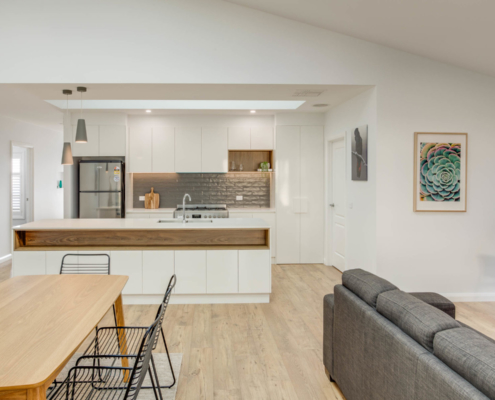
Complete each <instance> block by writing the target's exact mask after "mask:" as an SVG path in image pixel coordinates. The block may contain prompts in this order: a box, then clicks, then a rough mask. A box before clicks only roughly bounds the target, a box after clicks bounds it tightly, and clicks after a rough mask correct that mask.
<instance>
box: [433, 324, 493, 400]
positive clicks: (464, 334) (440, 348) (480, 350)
mask: <svg viewBox="0 0 495 400" xmlns="http://www.w3.org/2000/svg"><path fill="white" fill-rule="evenodd" d="M433 348H434V352H435V355H436V356H437V357H438V358H439V359H440V360H442V361H443V362H444V363H445V364H446V365H448V366H449V367H450V368H452V369H453V370H454V371H455V372H457V373H458V374H459V375H460V376H462V377H463V378H464V379H466V380H467V381H469V382H470V383H471V384H472V385H473V386H474V387H476V388H477V389H478V390H479V391H480V392H482V393H484V394H485V395H486V396H488V397H489V398H490V399H495V344H494V343H493V341H491V340H490V339H488V338H486V337H483V336H482V335H480V334H479V333H478V332H476V331H475V330H473V329H470V328H464V327H463V328H458V329H450V330H447V331H443V332H440V333H438V334H437V335H436V336H435V340H434V342H433Z"/></svg>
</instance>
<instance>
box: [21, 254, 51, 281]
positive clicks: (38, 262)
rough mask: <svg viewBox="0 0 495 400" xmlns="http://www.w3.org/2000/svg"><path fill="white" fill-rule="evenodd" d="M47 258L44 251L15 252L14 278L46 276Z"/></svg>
mask: <svg viewBox="0 0 495 400" xmlns="http://www.w3.org/2000/svg"><path fill="white" fill-rule="evenodd" d="M45 257H46V256H45V252H44V251H14V259H13V267H14V268H13V276H20V275H45V274H46V259H45Z"/></svg>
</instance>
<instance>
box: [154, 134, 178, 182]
mask: <svg viewBox="0 0 495 400" xmlns="http://www.w3.org/2000/svg"><path fill="white" fill-rule="evenodd" d="M151 142H152V167H151V171H150V172H159V173H167V172H175V132H174V128H172V127H165V126H161V127H154V128H153V131H152V141H151Z"/></svg>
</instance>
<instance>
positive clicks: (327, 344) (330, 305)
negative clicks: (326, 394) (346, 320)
mask: <svg viewBox="0 0 495 400" xmlns="http://www.w3.org/2000/svg"><path fill="white" fill-rule="evenodd" d="M334 304H335V301H334V295H333V294H327V295H326V296H325V297H323V364H324V365H325V368H326V370H327V371H328V373H329V374H330V375H333V320H334V318H333V312H334Z"/></svg>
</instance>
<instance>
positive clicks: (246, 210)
mask: <svg viewBox="0 0 495 400" xmlns="http://www.w3.org/2000/svg"><path fill="white" fill-rule="evenodd" d="M228 210H229V212H232V213H274V212H275V209H274V208H229V209H228ZM174 211H175V208H155V209H149V208H130V209H128V210H125V212H126V213H128V214H148V213H149V214H166V213H173V212H174Z"/></svg>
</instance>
